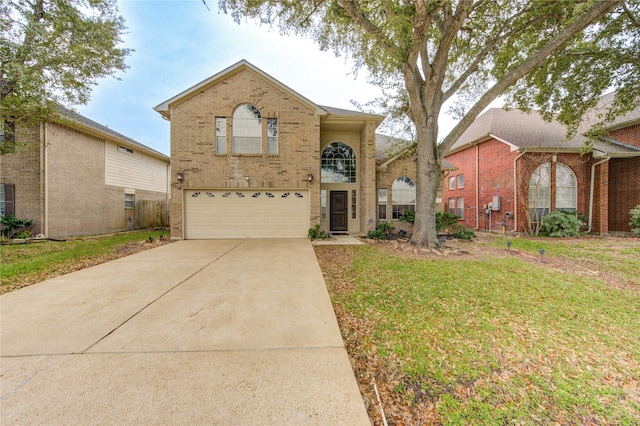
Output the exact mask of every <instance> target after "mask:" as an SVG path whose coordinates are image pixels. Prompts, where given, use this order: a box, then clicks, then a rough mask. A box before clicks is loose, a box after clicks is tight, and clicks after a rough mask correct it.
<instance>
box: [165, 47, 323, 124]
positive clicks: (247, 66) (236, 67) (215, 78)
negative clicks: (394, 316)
mask: <svg viewBox="0 0 640 426" xmlns="http://www.w3.org/2000/svg"><path fill="white" fill-rule="evenodd" d="M242 70H250V71H252V72H254V73H255V74H257V75H259V76H260V77H262V78H264V79H265V80H267V81H269V82H271V83H272V84H275V85H276V86H278V87H280V88H281V89H282V90H284V91H286V92H289V93H291V94H292V95H293V96H295V97H296V98H298V99H299V100H300V101H302V102H303V103H305V104H307V105H308V106H309V107H310V108H312V109H315V110H316V114H318V115H326V113H327V111H326V110H324V109H322V108H320V107H319V106H318V105H316V104H315V103H313V102H311V101H310V100H309V99H307V98H305V97H304V96H302V95H301V94H299V93H298V92H296V91H295V90H293V89H291V88H290V87H288V86H286V85H285V84H283V83H281V82H279V81H278V80H276V79H275V78H273V77H271V76H270V75H269V74H267V73H265V72H264V71H262V70H261V69H260V68H258V67H256V66H255V65H253V64H251V63H249V62H248V61H247V60H245V59H243V60H241V61H238V62H236V63H235V64H233V65H231V66H230V67H228V68H225V69H224V70H222V71H220V72H219V73H217V74H214V75H212V76H211V77H209V78H206V79H204V80H202V81H201V82H199V83H197V84H195V85H193V86H191V87H190V88H188V89H187V90H184V91H182V92H180V93H178V94H177V95H175V96H173V97H172V98H170V99H167V100H166V101H164V102H162V103H161V104H159V105H157V106H155V107H154V108H153V109H154V110H156V111H157V112H159V113H160V114H162V116H163V117H164V118H165V119H167V120H169V119H171V111H170V106H171V105H172V104H175V103H178V102H181V101H183V100H185V99H187V98H189V97H191V96H193V95H195V94H197V93H199V92H200V90H202V89H203V88H205V87H207V86H211V85H214V84H216V83H217V82H219V81H221V80H224V79H225V78H227V77H229V76H230V75H233V74H235V73H237V72H240V71H242Z"/></svg>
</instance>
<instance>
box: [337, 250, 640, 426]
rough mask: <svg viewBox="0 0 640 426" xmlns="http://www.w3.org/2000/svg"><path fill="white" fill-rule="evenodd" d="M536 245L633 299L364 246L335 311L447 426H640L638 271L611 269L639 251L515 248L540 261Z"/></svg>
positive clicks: (498, 261) (492, 267) (550, 275)
mask: <svg viewBox="0 0 640 426" xmlns="http://www.w3.org/2000/svg"><path fill="white" fill-rule="evenodd" d="M629 241H632V242H633V241H634V240H629ZM635 241H637V240H635ZM495 244H498V243H495ZM541 244H543V245H544V247H545V250H546V251H547V254H546V255H545V256H550V257H554V256H555V257H561V256H566V258H571V259H577V258H581V259H582V258H583V257H581V256H588V258H589V259H591V258H593V259H594V261H598V262H600V264H604V265H607V267H613V268H616V273H619V274H620V276H621V277H628V278H629V279H630V280H631V281H630V283H631V284H630V285H631V286H632V288H625V289H621V288H616V287H612V286H610V285H608V284H607V283H605V282H602V281H600V280H598V279H597V277H596V278H593V277H585V276H579V275H574V274H572V273H568V272H565V271H561V270H558V269H555V268H551V267H547V266H541V265H539V264H536V263H535V262H527V261H525V260H523V259H521V258H519V257H517V256H502V257H491V256H489V258H488V259H487V260H460V259H456V260H453V259H452V260H436V261H429V260H416V259H409V258H402V257H397V256H393V255H389V253H387V252H384V251H382V250H380V249H378V248H376V247H375V246H363V247H357V248H355V249H354V252H353V261H352V264H351V269H350V270H349V271H348V272H347V274H348V276H349V277H350V280H352V281H353V282H354V283H355V287H354V289H353V291H351V292H349V293H347V294H336V295H333V301H334V303H335V304H337V305H340V306H341V307H342V308H343V309H346V310H347V311H348V312H351V313H352V314H354V315H355V316H357V317H359V318H362V319H365V320H367V321H370V323H371V324H373V332H372V333H371V334H370V335H369V337H368V338H367V341H366V342H364V348H365V351H373V352H375V353H376V354H377V356H379V357H381V358H382V359H388V360H394V361H390V362H399V363H400V367H399V368H401V370H402V372H403V373H404V374H405V375H406V377H407V380H408V381H409V382H410V383H411V384H412V388H414V389H415V386H418V387H419V388H420V389H421V390H422V392H423V393H424V394H425V395H427V397H428V398H429V399H430V401H431V402H432V403H433V404H434V406H435V410H436V411H437V413H438V415H439V416H440V419H441V421H442V423H444V424H506V423H509V424H511V423H515V424H521V423H522V424H538V423H553V422H559V423H563V424H564V423H568V424H583V423H589V422H590V421H591V420H596V421H597V422H600V423H605V424H637V423H638V422H640V385H639V382H638V381H639V380H640V339H639V338H638V332H639V330H640V287H635V288H633V283H637V277H638V276H640V264H639V263H638V262H626V264H625V265H624V266H621V265H618V263H619V262H617V261H616V259H618V258H620V254H619V252H620V251H623V250H628V251H629V253H630V256H631V258H635V259H636V260H637V259H639V258H640V257H639V256H638V248H639V247H638V245H636V246H635V247H625V248H620V249H618V250H617V252H613V250H612V249H611V251H610V252H607V253H601V252H599V250H595V249H594V250H592V247H593V246H592V245H589V243H588V242H587V243H585V244H584V246H580V247H576V245H575V244H576V243H575V242H574V243H573V245H571V246H569V244H568V243H563V242H561V241H557V240H549V239H545V240H543V241H542V240H541V241H527V240H519V241H517V242H516V241H514V245H513V246H512V247H513V248H515V247H518V249H519V250H523V251H530V252H532V253H537V251H538V249H539V248H540V245H541ZM636 244H637V243H636ZM624 256H626V255H624ZM622 263H624V262H622ZM618 269H619V270H618ZM621 279H624V278H621ZM397 360H399V361H397ZM398 392H400V393H403V392H405V397H406V398H407V399H411V398H412V395H411V394H410V392H409V391H405V390H403V389H402V387H400V388H399V389H398ZM407 392H409V393H407Z"/></svg>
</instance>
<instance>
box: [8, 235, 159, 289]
mask: <svg viewBox="0 0 640 426" xmlns="http://www.w3.org/2000/svg"><path fill="white" fill-rule="evenodd" d="M161 237H162V238H161ZM168 241H169V240H168V231H162V230H159V231H135V232H123V233H118V234H113V235H106V236H95V237H85V238H70V239H68V240H67V241H44V242H37V243H35V242H32V243H29V244H9V245H3V246H0V260H1V264H2V270H1V274H0V294H2V293H6V292H8V291H12V290H16V289H18V288H21V287H24V286H27V285H30V284H35V283H37V282H40V281H43V280H46V279H49V278H53V277H55V276H58V275H62V274H66V273H69V272H73V271H77V270H79V269H82V268H86V267H89V266H93V265H97V264H99V263H104V262H107V261H109V260H113V259H117V258H119V257H123V256H127V255H129V254H132V253H135V252H137V251H140V250H145V249H148V248H152V247H155V246H157V245H158V244H164V243H166V242H168Z"/></svg>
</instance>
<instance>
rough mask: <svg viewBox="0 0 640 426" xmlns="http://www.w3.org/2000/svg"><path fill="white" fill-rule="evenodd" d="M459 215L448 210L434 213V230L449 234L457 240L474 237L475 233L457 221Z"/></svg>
mask: <svg viewBox="0 0 640 426" xmlns="http://www.w3.org/2000/svg"><path fill="white" fill-rule="evenodd" d="M459 220H460V216H457V215H455V214H453V213H449V212H437V213H436V231H438V232H444V233H446V234H451V236H452V237H454V238H457V239H459V240H470V239H472V238H476V233H475V232H473V231H472V230H471V229H467V228H465V227H464V226H462V225H461V224H460V222H459Z"/></svg>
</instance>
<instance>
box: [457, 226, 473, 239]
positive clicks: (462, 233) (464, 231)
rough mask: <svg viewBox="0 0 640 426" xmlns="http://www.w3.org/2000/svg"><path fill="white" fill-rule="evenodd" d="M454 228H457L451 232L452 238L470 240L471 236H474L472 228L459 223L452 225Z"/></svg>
mask: <svg viewBox="0 0 640 426" xmlns="http://www.w3.org/2000/svg"><path fill="white" fill-rule="evenodd" d="M454 228H457V229H456V230H454V232H453V237H454V238H457V239H459V240H470V239H472V238H476V233H475V232H473V230H472V229H468V228H465V227H464V226H462V225H460V224H457V225H456V226H454Z"/></svg>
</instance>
